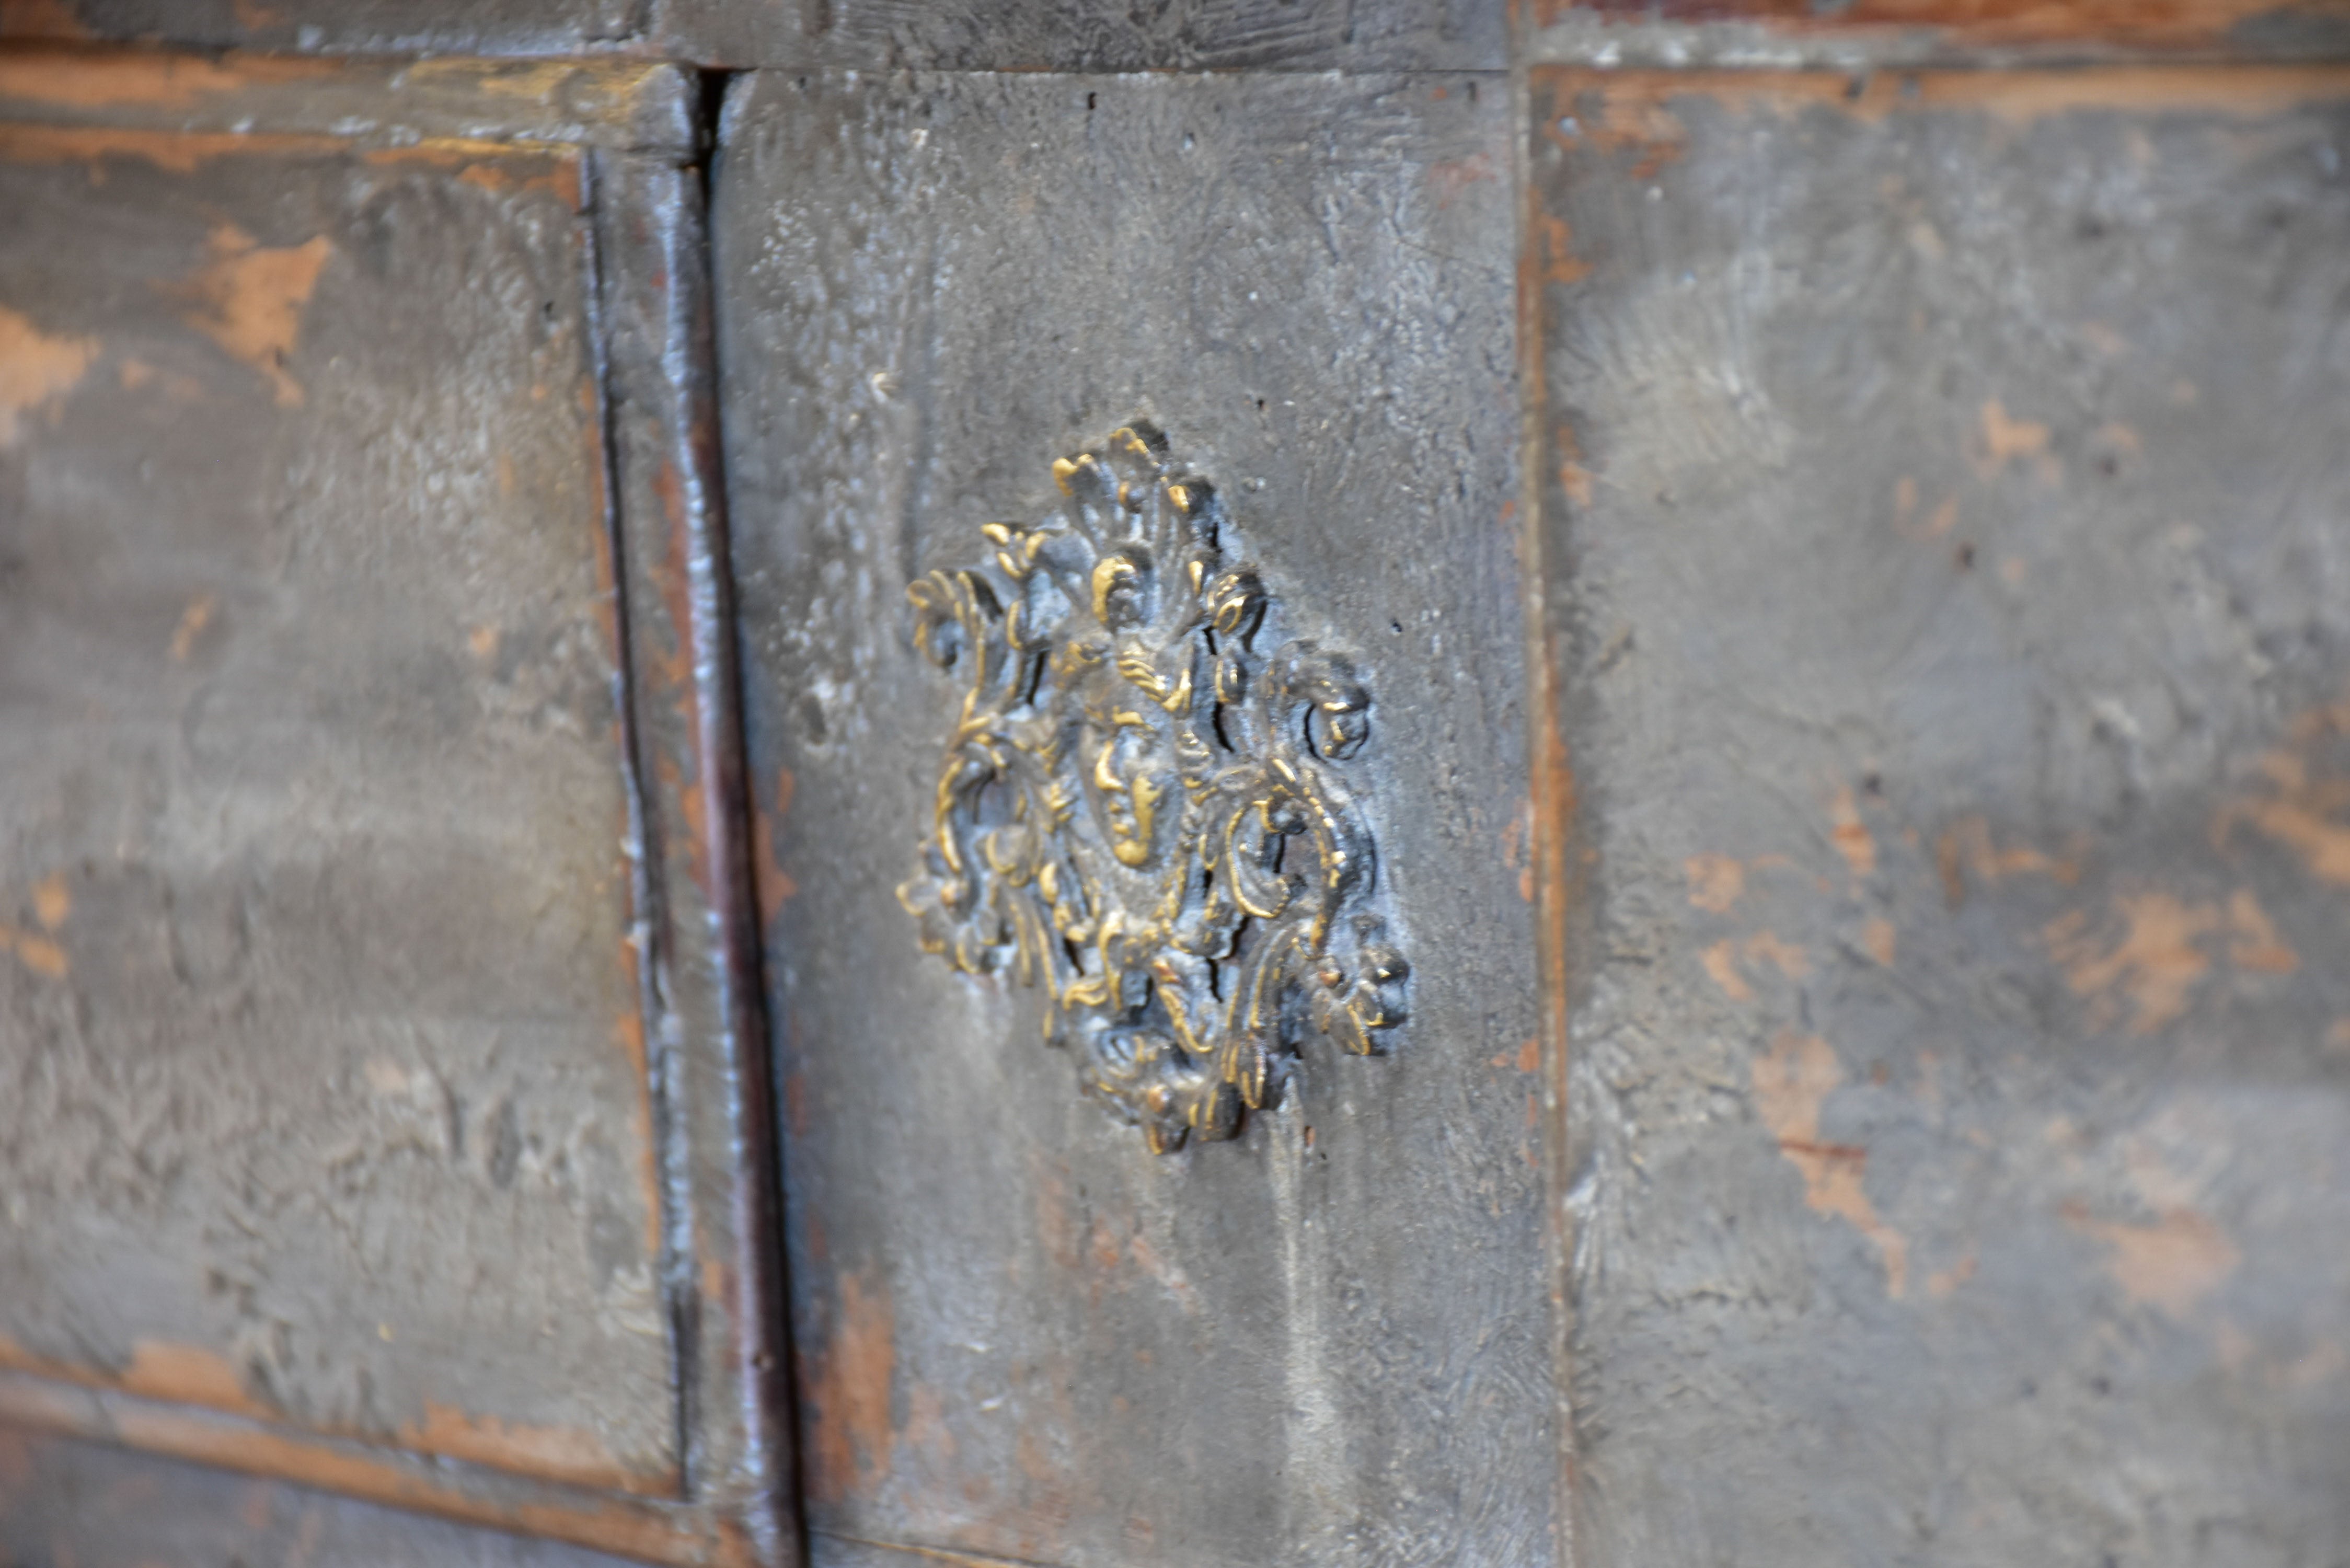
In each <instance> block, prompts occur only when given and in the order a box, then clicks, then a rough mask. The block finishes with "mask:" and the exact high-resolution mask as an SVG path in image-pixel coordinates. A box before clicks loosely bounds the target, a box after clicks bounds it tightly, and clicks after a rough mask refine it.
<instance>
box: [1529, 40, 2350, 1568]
mask: <svg viewBox="0 0 2350 1568" xmlns="http://www.w3.org/2000/svg"><path fill="white" fill-rule="evenodd" d="M1531 88H1532V90H1531V95H1530V107H1531V122H1530V124H1529V126H1528V132H1527V157H1528V164H1529V168H1530V170H1531V172H1532V182H1533V190H1532V192H1531V198H1532V199H1531V203H1530V209H1529V221H1528V223H1527V225H1526V229H1525V235H1524V238H1525V250H1524V254H1523V258H1522V270H1521V278H1522V288H1523V300H1524V302H1525V306H1526V308H1527V311H1528V320H1529V322H1530V325H1531V329H1532V330H1533V331H1534V333H1535V334H1536V335H1537V336H1538V343H1539V353H1538V356H1537V357H1536V358H1534V360H1533V361H1532V364H1533V366H1534V375H1533V377H1532V378H1530V379H1531V380H1532V385H1531V386H1530V388H1529V406H1530V407H1531V409H1532V410H1534V421H1535V425H1534V436H1535V440H1536V441H1537V443H1538V447H1537V450H1539V451H1540V452H1541V453H1542V459H1541V463H1540V466H1539V468H1538V469H1537V471H1536V472H1535V475H1534V495H1535V497H1536V499H1537V501H1538V504H1539V525H1538V527H1537V529H1536V531H1535V533H1534V545H1535V546H1536V547H1537V548H1538V550H1539V552H1540V557H1541V562H1542V572H1543V576H1542V581H1543V585H1544V592H1543V610H1544V618H1543V628H1544V638H1543V646H1544V649H1545V650H1546V654H1547V657H1548V659H1550V661H1551V673H1552V679H1553V681H1554V686H1553V691H1552V693H1551V698H1552V701H1553V702H1554V704H1555V723H1556V725H1557V728H1558V732H1559V734H1560V736H1561V738H1562V742H1563V745H1564V747H1565V749H1566V750H1568V751H1569V752H1571V754H1572V757H1573V776H1574V784H1575V795H1574V806H1573V811H1572V815H1571V816H1570V817H1569V818H1568V819H1567V820H1566V821H1565V822H1564V823H1562V824H1561V825H1560V826H1561V830H1562V831H1561V833H1560V839H1559V841H1560V842H1561V844H1562V845H1564V846H1566V848H1568V849H1569V850H1571V851H1572V852H1573V853H1574V854H1575V856H1576V857H1582V858H1581V867H1583V869H1582V870H1581V871H1580V872H1579V873H1578V872H1576V871H1575V870H1573V869H1572V868H1570V867H1566V866H1565V865H1563V867H1562V870H1561V873H1560V877H1559V880H1560V881H1561V883H1562V884H1563V885H1564V884H1567V883H1570V882H1572V881H1573V879H1574V878H1575V877H1576V876H1577V875H1579V876H1580V877H1581V878H1582V879H1581V881H1580V883H1579V885H1577V886H1576V887H1575V897H1574V898H1569V899H1565V900H1563V902H1562V907H1563V908H1564V909H1565V910H1566V911H1567V914H1568V915H1569V917H1570V919H1569V921H1568V929H1565V930H1564V931H1562V932H1557V933H1554V940H1559V941H1560V942H1561V943H1562V945H1563V947H1564V949H1565V951H1566V952H1567V954H1568V955H1569V956H1570V958H1571V959H1572V960H1573V962H1574V970H1573V973H1572V975H1571V977H1570V980H1571V989H1570V992H1569V993H1568V994H1569V995H1570V997H1571V1000H1572V1002H1573V1003H1574V1009H1573V1014H1572V1021H1571V1022H1572V1039H1571V1056H1572V1062H1571V1071H1572V1076H1571V1078H1570V1080H1569V1086H1570V1089H1571V1108H1572V1111H1573V1121H1572V1147H1573V1150H1574V1155H1575V1159H1574V1163H1573V1166H1572V1171H1573V1179H1572V1184H1571V1185H1570V1186H1569V1187H1568V1188H1567V1189H1565V1196H1566V1197H1567V1198H1568V1199H1570V1201H1571V1204H1572V1213H1573V1217H1574V1220H1575V1226H1576V1231H1575V1236H1574V1238H1573V1241H1574V1246H1573V1251H1572V1258H1573V1260H1574V1269H1573V1272H1572V1278H1571V1284H1572V1292H1573V1305H1574V1311H1575V1343H1574V1356H1573V1360H1574V1365H1575V1384H1574V1387H1573V1404H1574V1408H1575V1430H1576V1446H1577V1450H1578V1452H1577V1469H1576V1475H1577V1478H1578V1487H1579V1490H1578V1495H1577V1510H1578V1512H1577V1518H1578V1538H1579V1549H1580V1552H1581V1560H1582V1561H1584V1562H1586V1563H1594V1564H1614V1563H1643V1564H1649V1565H1672V1564H1680V1563H1711V1562H1716V1561H1721V1560H1723V1559H1724V1558H1726V1557H1731V1556H1735V1557H1736V1558H1737V1560H1739V1561H1742V1562H1748V1563H1797V1562H1801V1563H1856V1564H1857V1563H1887V1562H1896V1561H1904V1560H1908V1559H1911V1558H1916V1559H1918V1560H1927V1559H1930V1560H1933V1561H1938V1562H1969V1563H1972V1562H1982V1563H1991V1562H2009V1561H2020V1560H2024V1559H2030V1560H2033V1561H2053V1560H2068V1561H2069V1560H2079V1561H2092V1562H2094V1561H2099V1560H2105V1561H2112V1562H2126V1563H2148V1564H2168V1563H2181V1564H2183V1563H2198V1562H2208V1561H2211V1560H2214V1559H2215V1558H2219V1557H2225V1558H2227V1559H2229V1560H2231V1561H2245V1562H2275V1563H2317V1562H2324V1561H2328V1560H2331V1559H2332V1558H2334V1557H2337V1556H2339V1555H2340V1554H2341V1552H2342V1551H2343V1550H2344V1547H2345V1542H2350V1511H2345V1502H2344V1500H2345V1497H2350V1490H2345V1479H2350V1476H2345V1469H2344V1468H2343V1458H2342V1456H2343V1455H2344V1454H2345V1452H2350V1445H2345V1438H2350V1360H2345V1346H2350V1318H2345V1313H2344V1310H2343V1303H2345V1301H2350V1293H2345V1284H2350V1279H2345V1274H2344V1272H2343V1267H2344V1265H2343V1261H2342V1259H2341V1257H2340V1255H2339V1253H2338V1252H2337V1251H2335V1250H2334V1249H2332V1248H2330V1247H2325V1246H2322V1245H2314V1244H2313V1242H2314V1239H2315V1238H2319V1237H2324V1236H2330V1235H2332V1234H2334V1233H2335V1232H2337V1231H2339V1230H2340V1229H2341V1227H2342V1225H2343V1224H2344V1222H2345V1219H2350V1215H2345V1210H2344V1201H2345V1192H2350V1183H2345V1179H2344V1178H2345V1173H2344V1171H2343V1169H2342V1168H2341V1150H2342V1149H2343V1147H2345V1136H2344V1135H2345V1131H2350V1078H2345V1060H2350V1058H2345V1052H2344V1045H2343V1041H2344V1040H2345V1037H2350V1033H2346V1032H2345V1025H2344V1023H2342V1020H2343V1018H2344V1017H2345V1012H2350V995H2345V992H2343V990H2342V986H2341V981H2340V977H2339V975H2338V973H2337V972H2336V971H2335V967H2334V966H2333V965H2331V964H2330V963H2329V962H2328V961H2327V960H2326V957H2325V955H2326V954H2327V953H2329V952H2330V951H2331V950H2332V949H2333V947H2334V945H2335V944H2336V943H2337V942H2338V940H2339V933H2340V930H2341V921H2342V918H2343V914H2344V907H2343V903H2342V898H2343V889H2344V888H2345V885H2350V871H2345V868H2344V867H2343V866H2342V865H2340V864H2338V863H2337V860H2336V858H2335V854H2336V852H2335V847H2334V846H2336V845H2337V844H2339V843H2340V842H2343V841H2344V837H2345V835H2350V829H2345V827H2344V826H2342V818H2341V815H2340V812H2341V802H2342V799H2343V796H2344V790H2343V785H2342V783H2341V781H2342V779H2343V777H2344V769H2345V766H2350V753H2345V744H2344V737H2345V730H2346V729H2350V720H2346V719H2345V708H2344V707H2343V702H2344V694H2345V690H2350V623H2345V618H2344V615H2343V610H2342V604H2343V600H2342V598H2341V596H2340V595H2339V593H2338V592H2336V591H2335V587H2334V585H2335V584H2336V583H2337V582H2338V581H2339V579H2340V578H2341V576H2342V575H2343V573H2344V572H2345V570H2350V562H2345V559H2344V556H2343V541H2344V538H2345V534H2344V531H2343V522H2344V519H2345V516H2350V463H2345V455H2344V448H2343V445H2342V443H2341V441H2340V440H2339V439H2338V426H2339V418H2338V410H2340V409H2341V408H2342V407H2343V406H2345V395H2350V355H2345V348H2344V344H2343V339H2342V334H2341V332H2340V330H2339V325H2340V322H2341V319H2342V312H2341V302H2342V300H2343V299H2344V298H2345V290H2350V244H2346V243H2345V242H2346V241H2350V182H2345V177H2344V168H2343V149H2344V146H2345V136H2350V76H2345V75H2343V74H2341V73H2334V74H2332V75H2330V76H2329V75H2324V74H2321V73H2311V72H2301V71H2284V70H2279V71H2263V70H2247V71H2240V72H2204V73H2194V74H2181V73H2172V72H2159V71H2138V70H2112V71H2085V72H2078V73H2051V74H2033V75H2022V74H2019V75H2015V76H2010V77H1998V76H1991V75H1985V74H1980V73H1962V74H1953V75H1950V76H1934V75H1927V76H1923V77H1918V78H1907V77H1900V76H1892V75H1888V76H1887V77H1881V78H1876V79H1874V80H1872V81H1871V82H1869V83H1868V84H1866V86H1865V87H1861V88H1858V90H1855V88H1854V84H1852V83H1851V82H1850V81H1849V80H1848V79H1847V78H1844V77H1842V76H1826V75H1823V76H1818V77H1804V76H1785V77H1773V76H1768V75H1752V74H1746V73H1720V74H1711V75H1709V74H1705V73H1696V72H1687V73H1653V74H1642V73H1585V72H1577V71H1571V70H1539V71H1536V72H1535V73H1534V77H1533V80H1532V83H1531ZM1563 858H1564V857H1563Z"/></svg>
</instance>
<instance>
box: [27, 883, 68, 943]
mask: <svg viewBox="0 0 2350 1568" xmlns="http://www.w3.org/2000/svg"><path fill="white" fill-rule="evenodd" d="M72 915H73V885H72V884H71V883H69V882H68V881H67V880H66V874H65V873H64V872H62V871H52V872H50V873H49V874H48V875H47V876H46V877H42V878H41V879H40V880H39V881H37V882H36V883H34V884H33V918H34V919H36V920H38V921H40V923H41V929H43V930H45V931H54V930H56V929H57V928H58V927H59V926H62V925H64V924H65V923H66V921H67V920H68V919H70V918H71V917H72Z"/></svg>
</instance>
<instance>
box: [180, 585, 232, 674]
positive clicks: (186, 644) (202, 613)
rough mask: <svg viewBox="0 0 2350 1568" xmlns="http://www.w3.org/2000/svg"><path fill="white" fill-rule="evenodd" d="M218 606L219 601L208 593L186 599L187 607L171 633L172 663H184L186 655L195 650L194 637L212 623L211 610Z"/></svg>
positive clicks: (198, 635) (198, 636) (200, 635)
mask: <svg viewBox="0 0 2350 1568" xmlns="http://www.w3.org/2000/svg"><path fill="white" fill-rule="evenodd" d="M219 607H220V601H219V600H217V599H215V598H213V596H212V595H210V594H198V595H197V596H196V597H194V598H192V599H190V600H189V601H188V607H187V608H186V609H185V610H183V611H182V612H181V615H180V624H179V627H178V628H177V629H176V630H174V631H173V632H172V663H174V664H185V663H186V662H187V661H188V655H189V654H191V653H192V652H194V651H195V647H196V639H198V638H200V637H202V636H203V634H204V628H206V627H208V626H210V625H212V623H213V611H214V610H216V609H218V608H219Z"/></svg>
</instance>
